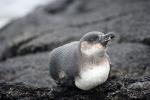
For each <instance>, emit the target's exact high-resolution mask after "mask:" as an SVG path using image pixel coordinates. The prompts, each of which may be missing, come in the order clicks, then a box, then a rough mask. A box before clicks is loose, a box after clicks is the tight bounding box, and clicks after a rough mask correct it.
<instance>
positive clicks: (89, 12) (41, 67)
mask: <svg viewBox="0 0 150 100" xmlns="http://www.w3.org/2000/svg"><path fill="white" fill-rule="evenodd" d="M149 9H150V1H149V0H113V1H112V0H58V1H56V2H54V3H53V4H48V5H47V6H41V7H38V8H37V9H36V10H34V11H33V12H32V13H30V14H28V15H27V16H25V17H23V18H19V19H17V20H14V21H12V22H11V23H10V24H9V25H7V26H6V27H4V28H3V29H2V30H0V98H1V99H3V98H7V99H63V100H64V99H69V100H70V99H83V100H89V99H96V100H98V99H100V98H101V99H114V100H120V99H121V100H123V99H124V100H126V99H139V100H141V99H143V100H145V99H147V100H149V99H150V77H149V75H150V33H149V31H150V10H149ZM93 30H97V31H102V32H104V33H106V32H110V31H113V32H116V36H117V38H116V39H115V40H114V41H113V42H112V43H111V45H110V47H109V49H108V53H109V54H110V58H111V60H112V63H113V66H112V70H111V75H110V78H109V80H108V81H107V82H106V83H104V84H103V85H101V86H99V87H97V88H96V89H93V90H92V91H89V92H84V91H80V90H78V89H70V90H68V92H65V93H63V94H60V93H59V94H58V93H55V92H54V91H53V90H52V89H51V86H52V85H53V84H55V83H54V82H53V81H52V79H51V78H50V77H49V74H48V64H49V57H48V53H49V52H50V51H51V50H52V49H53V48H55V47H58V46H60V45H63V44H65V43H68V42H71V41H75V40H79V39H80V37H81V36H82V35H83V34H84V33H86V32H89V31H93Z"/></svg>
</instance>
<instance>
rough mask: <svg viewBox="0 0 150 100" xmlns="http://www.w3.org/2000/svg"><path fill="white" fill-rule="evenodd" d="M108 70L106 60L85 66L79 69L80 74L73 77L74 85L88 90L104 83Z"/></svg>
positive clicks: (108, 65) (108, 66)
mask: <svg viewBox="0 0 150 100" xmlns="http://www.w3.org/2000/svg"><path fill="white" fill-rule="evenodd" d="M109 71H110V64H109V62H108V61H105V62H104V63H101V64H99V65H91V66H85V69H81V71H80V76H79V77H76V78H75V85H76V86H77V87H78V88H80V89H82V90H90V89H92V88H94V87H96V86H97V85H99V84H102V83H104V82H105V81H106V80H107V78H108V75H109Z"/></svg>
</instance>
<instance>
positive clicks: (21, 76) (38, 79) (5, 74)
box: [0, 53, 55, 87]
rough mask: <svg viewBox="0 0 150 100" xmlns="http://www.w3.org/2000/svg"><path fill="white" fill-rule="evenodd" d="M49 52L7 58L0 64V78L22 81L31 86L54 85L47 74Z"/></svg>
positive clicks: (9, 80) (8, 80)
mask: <svg viewBox="0 0 150 100" xmlns="http://www.w3.org/2000/svg"><path fill="white" fill-rule="evenodd" d="M48 55H49V54H48V53H43V54H37V55H28V56H24V57H17V58H15V59H10V60H7V61H6V62H3V63H1V64H0V80H3V81H7V82H24V83H26V84H30V85H32V86H38V87H51V86H52V85H55V83H53V80H52V79H51V78H50V76H49V69H48V67H49V56H48Z"/></svg>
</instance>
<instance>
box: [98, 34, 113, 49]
mask: <svg viewBox="0 0 150 100" xmlns="http://www.w3.org/2000/svg"><path fill="white" fill-rule="evenodd" d="M114 37H115V34H114V33H113V32H110V33H107V34H105V35H104V36H101V37H100V43H101V44H102V45H103V46H106V45H107V43H108V42H109V41H110V40H112V39H113V38H114Z"/></svg>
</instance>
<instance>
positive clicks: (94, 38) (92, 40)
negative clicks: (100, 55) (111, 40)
mask: <svg viewBox="0 0 150 100" xmlns="http://www.w3.org/2000/svg"><path fill="white" fill-rule="evenodd" d="M98 39H99V37H98V36H97V35H94V36H92V37H91V38H90V39H89V42H94V41H97V40H98Z"/></svg>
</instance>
